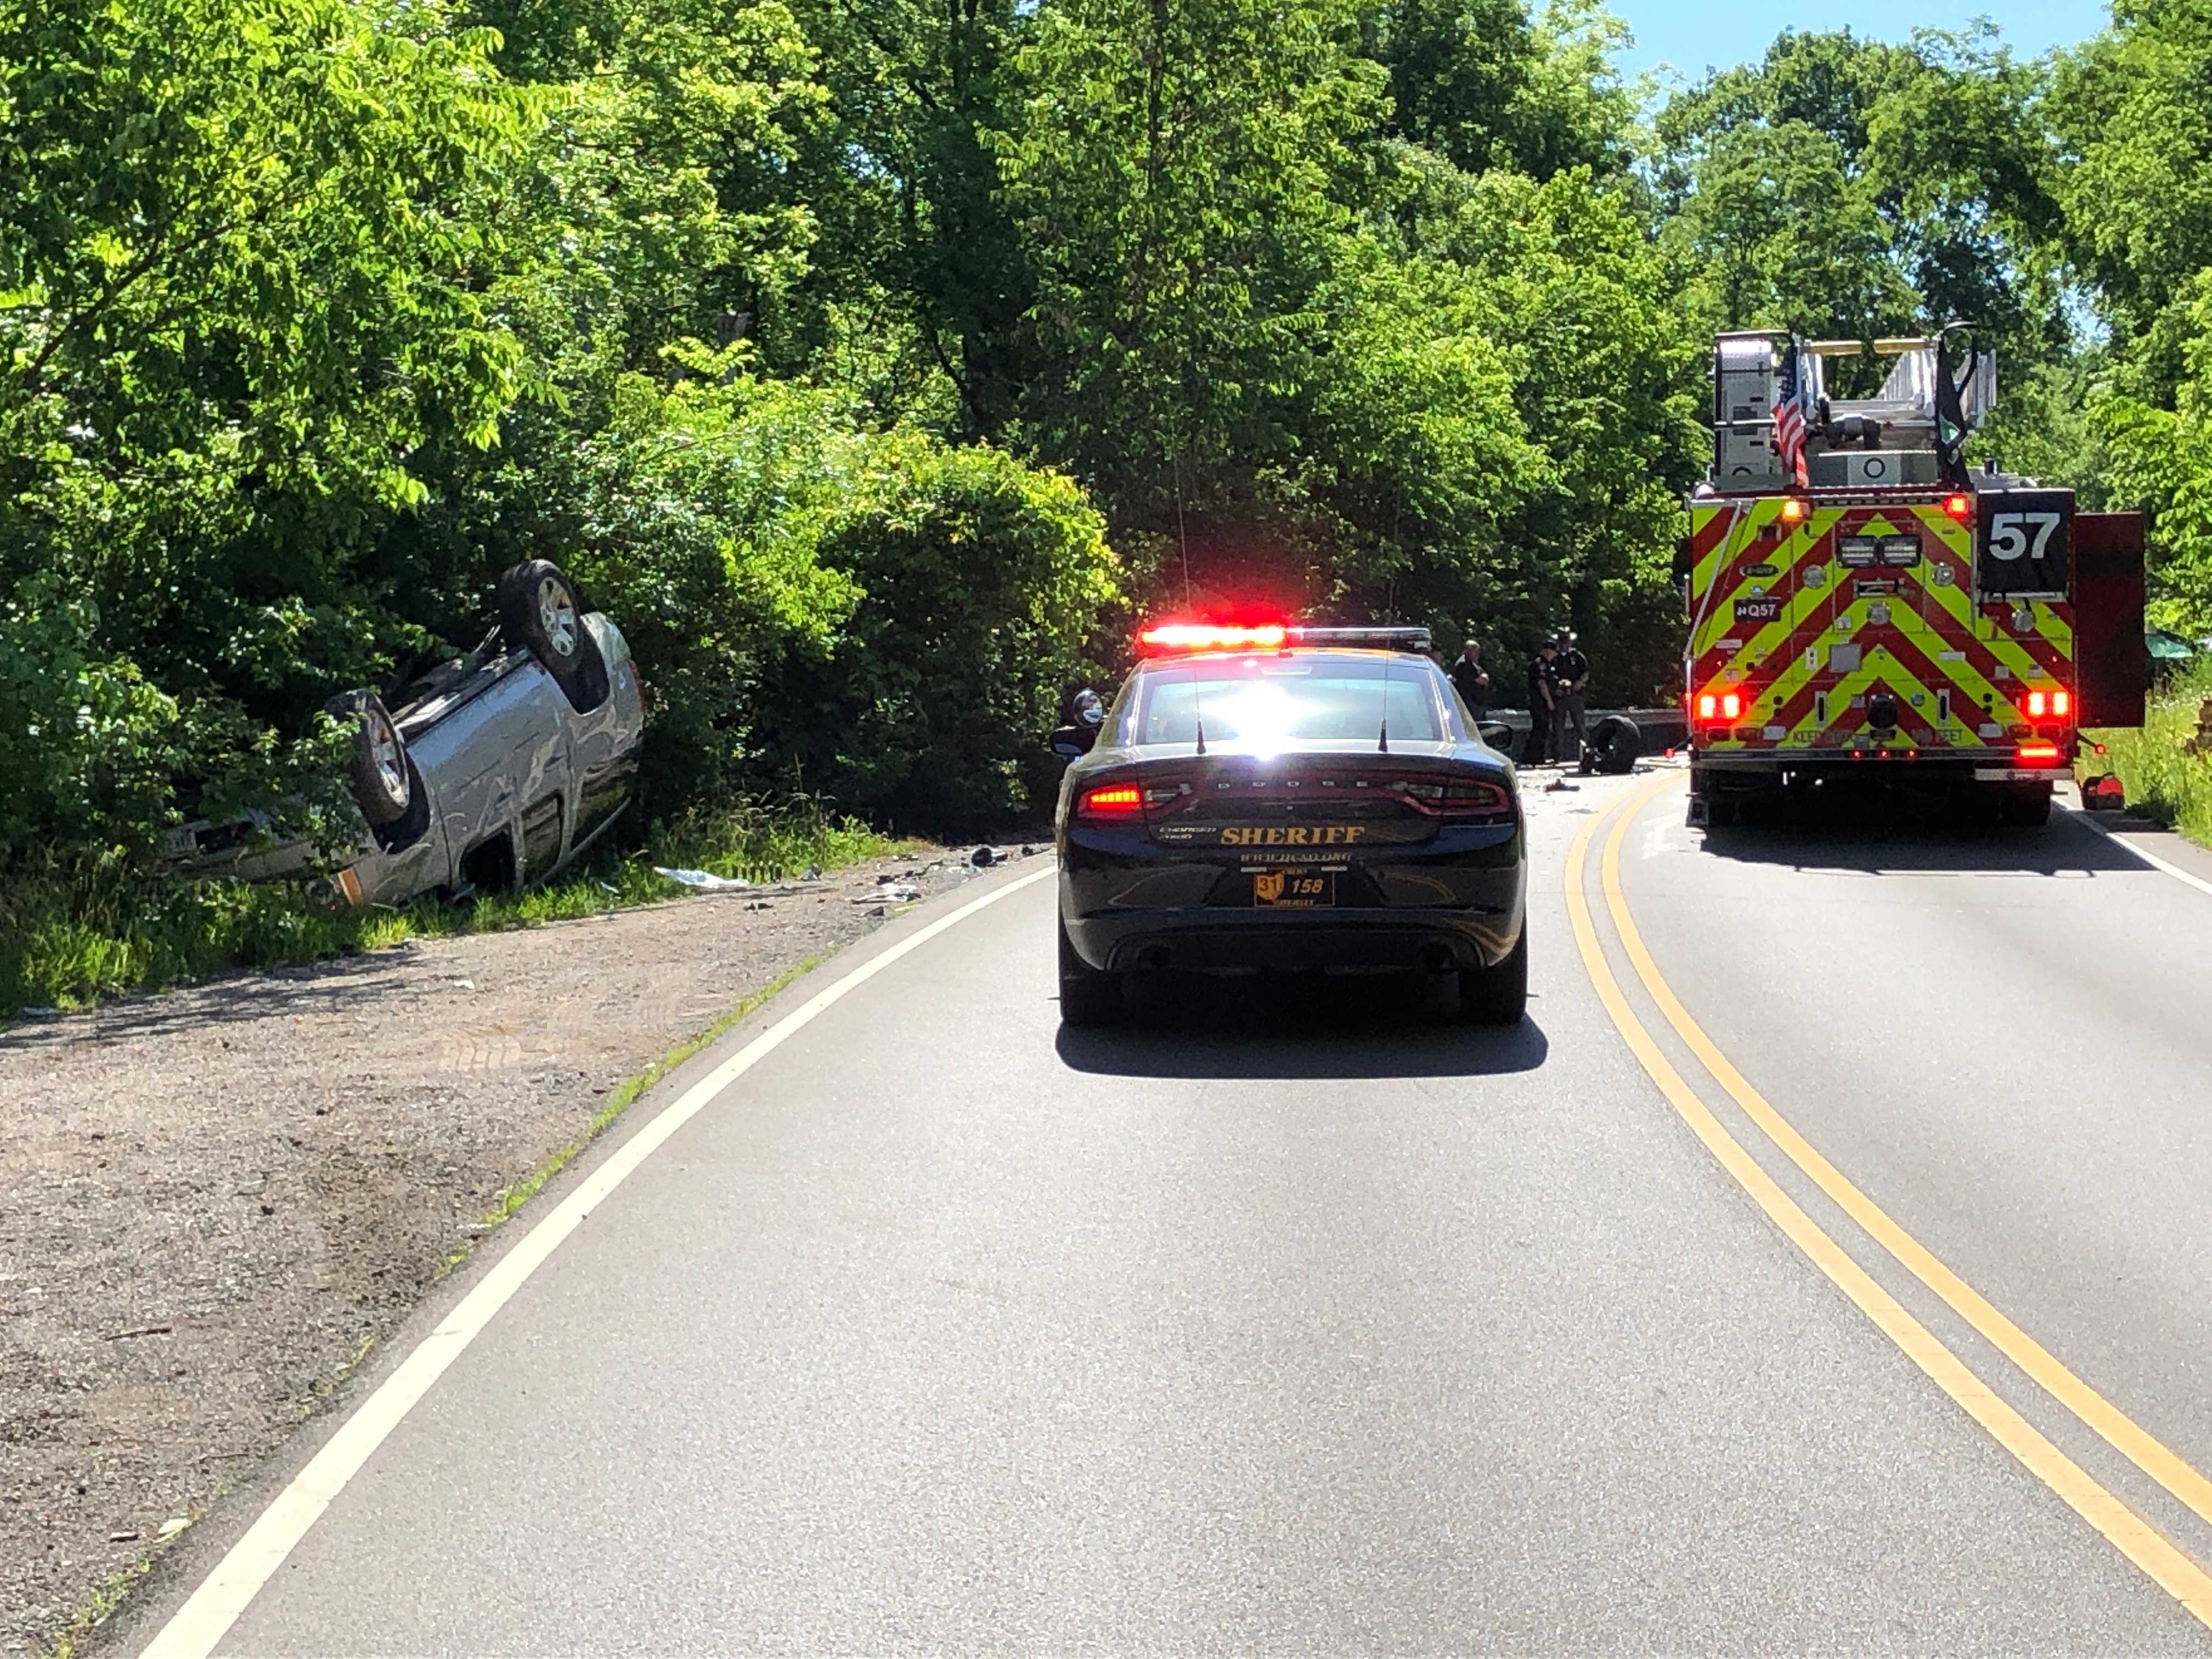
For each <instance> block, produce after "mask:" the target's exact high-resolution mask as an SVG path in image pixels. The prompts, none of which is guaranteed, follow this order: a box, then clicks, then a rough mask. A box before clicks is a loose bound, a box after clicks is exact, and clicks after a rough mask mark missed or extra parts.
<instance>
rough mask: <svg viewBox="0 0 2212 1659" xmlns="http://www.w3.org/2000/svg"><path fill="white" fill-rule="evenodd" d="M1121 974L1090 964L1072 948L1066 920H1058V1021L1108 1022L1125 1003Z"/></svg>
mask: <svg viewBox="0 0 2212 1659" xmlns="http://www.w3.org/2000/svg"><path fill="white" fill-rule="evenodd" d="M1126 1006H1127V1003H1126V1000H1125V998H1124V997H1123V994H1122V985H1121V975H1119V974H1116V973H1111V972H1109V971H1107V970H1105V969H1098V968H1093V967H1092V966H1091V964H1090V963H1087V962H1085V960H1084V959H1083V958H1082V957H1079V956H1078V955H1077V954H1076V951H1075V942H1074V940H1073V939H1069V938H1068V936H1067V923H1066V921H1061V922H1060V1024H1063V1025H1110V1024H1114V1022H1115V1021H1116V1020H1118V1019H1120V1018H1121V1014H1122V1011H1123V1009H1124V1008H1125V1007H1126Z"/></svg>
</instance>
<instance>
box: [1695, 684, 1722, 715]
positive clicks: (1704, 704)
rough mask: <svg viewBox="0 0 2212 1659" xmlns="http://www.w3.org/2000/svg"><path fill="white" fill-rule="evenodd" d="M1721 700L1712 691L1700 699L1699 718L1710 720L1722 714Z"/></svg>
mask: <svg viewBox="0 0 2212 1659" xmlns="http://www.w3.org/2000/svg"><path fill="white" fill-rule="evenodd" d="M1720 706H1721V700H1720V699H1719V698H1718V697H1716V696H1713V695H1712V694H1711V692H1710V691H1709V692H1707V693H1706V694H1705V696H1702V697H1699V699H1698V718H1699V720H1711V719H1712V717H1713V716H1714V715H1715V714H1718V713H1719V712H1720Z"/></svg>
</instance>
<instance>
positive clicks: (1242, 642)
mask: <svg viewBox="0 0 2212 1659" xmlns="http://www.w3.org/2000/svg"><path fill="white" fill-rule="evenodd" d="M1137 645H1138V648H1139V650H1141V651H1143V652H1144V653H1146V654H1147V655H1152V656H1158V655H1165V654H1168V653H1174V652H1182V651H1280V650H1282V649H1283V648H1284V647H1286V646H1292V645H1307V646H1336V647H1341V648H1351V649H1367V650H1375V651H1426V650H1427V649H1428V648H1429V645H1430V637H1429V630H1428V629H1425V628H1289V627H1285V625H1284V624H1282V623H1155V624H1154V625H1153V626H1152V627H1150V628H1147V629H1145V630H1144V631H1143V632H1141V633H1139V635H1137Z"/></svg>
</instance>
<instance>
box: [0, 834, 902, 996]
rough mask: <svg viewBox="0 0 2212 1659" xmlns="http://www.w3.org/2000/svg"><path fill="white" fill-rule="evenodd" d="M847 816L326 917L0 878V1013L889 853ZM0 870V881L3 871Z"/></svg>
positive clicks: (54, 879)
mask: <svg viewBox="0 0 2212 1659" xmlns="http://www.w3.org/2000/svg"><path fill="white" fill-rule="evenodd" d="M900 845H901V843H899V842H893V841H891V840H889V839H888V838H886V837H884V836H880V835H878V834H877V833H876V832H875V831H874V830H872V829H870V828H869V827H868V826H867V825H866V824H864V823H860V822H859V821H858V820H857V819H853V818H831V817H829V816H828V815H827V814H825V813H823V812H822V811H819V810H818V809H817V808H815V807H813V806H812V805H809V804H806V803H799V804H795V805H794V804H784V805H761V804H758V803H746V804H744V805H740V806H738V807H736V808H732V809H729V810H726V811H720V812H717V813H712V814H697V815H694V816H691V817H686V818H684V819H682V820H679V821H678V822H677V823H674V824H671V825H669V826H667V827H666V828H665V829H660V830H659V831H657V832H656V833H655V834H654V835H653V836H652V837H651V838H650V840H649V841H648V842H647V845H646V846H645V847H644V848H642V849H641V850H637V851H634V852H631V853H628V854H622V853H617V852H614V851H608V852H605V853H601V854H598V855H597V856H595V857H593V858H592V859H590V860H587V861H586V863H585V864H583V865H581V866H579V867H578V868H576V869H574V870H573V871H570V872H568V873H566V874H564V875H563V876H562V878H561V879H560V880H559V881H558V882H555V883H551V884H548V885H545V886H543V887H538V888H533V889H532V890H529V891H528V892H524V893H512V894H499V895H495V896H487V897H484V898H482V899H479V900H478V901H477V902H474V903H472V904H471V905H468V906H466V907H465V908H462V907H455V906H450V905H445V904H441V903H440V902H437V901H436V900H435V899H428V898H425V899H418V900H416V902H413V903H411V904H410V905H407V906H405V907H404V908H398V909H391V908H371V909H364V910H332V909H330V908H327V907H325V905H323V904H322V903H320V902H318V901H317V900H316V899H315V898H314V897H313V896H312V895H311V894H310V893H309V891H308V890H307V889H306V888H305V887H303V886H302V885H301V884H297V883H292V882H240V881H181V880H175V879H167V880H165V879H161V878H132V877H129V876H125V875H121V874H118V873H115V872H108V871H101V870H96V869H95V870H90V871H80V872H65V871H60V870H54V869H46V870H35V869H34V870H20V869H19V870H18V871H16V872H14V874H13V875H12V877H9V878H6V879H0V1018H7V1017H9V1016H11V1015H13V1014H14V1013H15V1012H18V1011H19V1010H21V1009H23V1008H26V1007H47V1006H52V1007H74V1006H82V1005H83V1004H86V1003H90V1002H95V1001H98V1000H100V999H101V998H103V997H110V996H114V995H117V994H121V993H123V992H126V991H140V990H159V989H161V988H163V987H167V986H171V985H175V984H178V983H180V982H183V981H191V980H197V979H204V978H206V977H209V976H210V975H215V974H220V973H226V972H230V971H234V970H235V969H252V968H275V967H283V966H288V965H290V964H294V963H306V962H315V961H319V960H322V959H324V958H326V957H338V956H350V955H354V954H356V953H358V952H360V951H376V950H382V949H386V948H388V947H390V946H392V945H397V944H398V943H400V942H401V941H402V940H403V939H426V938H440V937H443V936H447V935H450V934H454V933H486V932H490V931H494V930H496V929H500V928H507V927H533V926H536V925H537V924H538V923H541V922H548V921H565V920H568V919H569V918H572V917H575V916H586V915H596V914H598V913H599V912H600V911H604V910H613V909H618V908H623V907H624V906H628V905H635V904H643V903H650V902H657V901H659V900H663V899H669V898H675V897H680V896H683V895H684V893H685V892H686V891H687V889H685V888H684V887H682V886H680V885H679V884H677V883H674V882H671V881H670V880H669V879H668V878H666V877H665V876H661V875H658V874H656V873H654V868H653V866H656V865H663V866H669V867H671V868H689V869H698V870H706V871H709V872H712V873H714V874H715V875H719V876H732V877H738V878H743V879H744V880H747V881H763V882H765V881H779V880H783V879H786V878H789V877H792V876H796V875H798V874H799V873H801V872H804V871H805V869H806V868H807V867H808V866H820V867H821V868H822V869H824V870H833V869H836V868H837V867H839V866H843V865H848V864H854V863H858V862H859V861H860V860H864V859H869V858H874V857H877V856H879V855H881V854H886V853H890V852H895V851H896V850H898V848H899V846H900ZM4 874H5V872H0V875H4Z"/></svg>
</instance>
